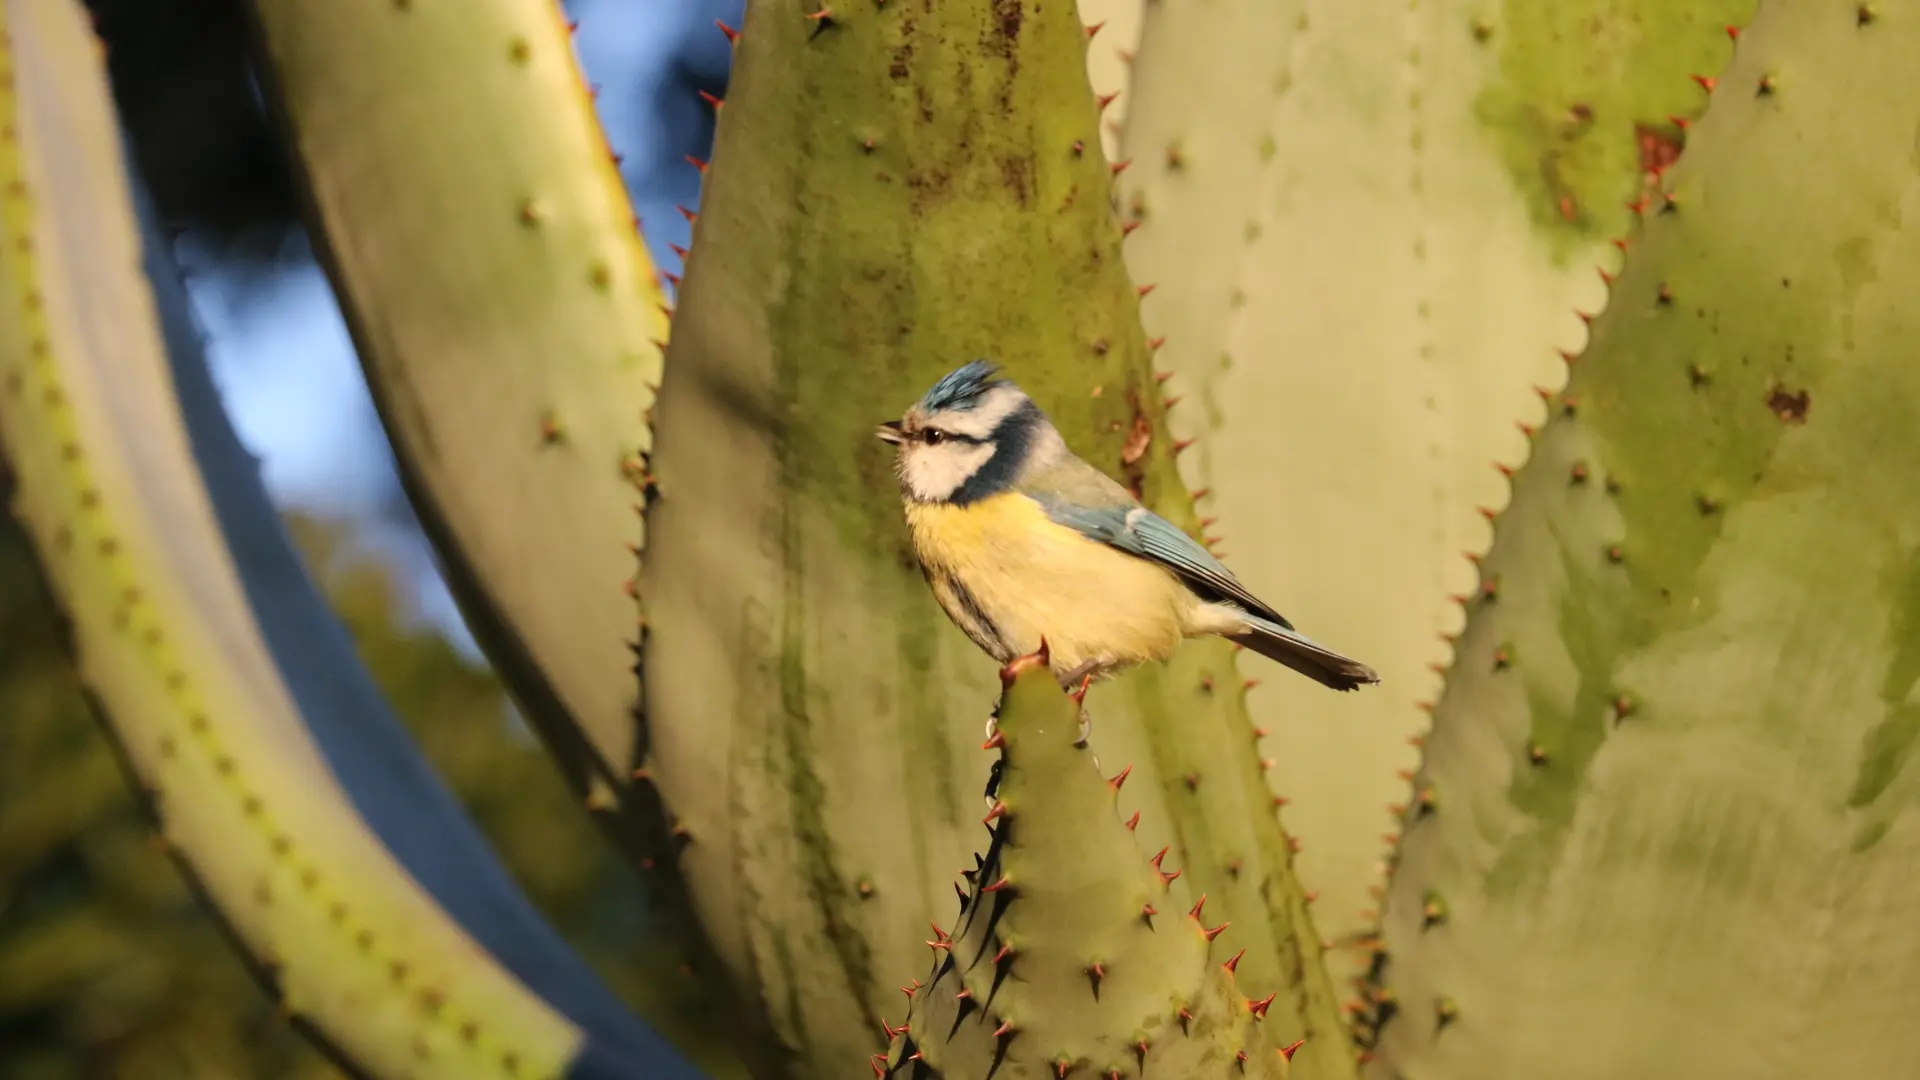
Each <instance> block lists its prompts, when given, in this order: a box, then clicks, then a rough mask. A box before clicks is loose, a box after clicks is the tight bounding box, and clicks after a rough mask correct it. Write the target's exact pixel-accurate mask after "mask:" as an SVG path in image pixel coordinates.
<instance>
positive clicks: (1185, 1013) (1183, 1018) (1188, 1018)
mask: <svg viewBox="0 0 1920 1080" xmlns="http://www.w3.org/2000/svg"><path fill="white" fill-rule="evenodd" d="M1191 1023H1193V1013H1192V1012H1191V1011H1190V1010H1187V1009H1181V1010H1180V1030H1181V1031H1185V1030H1187V1025H1188V1024H1191Z"/></svg>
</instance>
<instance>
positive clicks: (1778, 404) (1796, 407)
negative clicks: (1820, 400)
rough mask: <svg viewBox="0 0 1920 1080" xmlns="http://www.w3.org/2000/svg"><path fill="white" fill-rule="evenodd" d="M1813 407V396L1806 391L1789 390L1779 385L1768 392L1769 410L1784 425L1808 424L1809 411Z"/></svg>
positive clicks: (1775, 385) (1774, 385)
mask: <svg viewBox="0 0 1920 1080" xmlns="http://www.w3.org/2000/svg"><path fill="white" fill-rule="evenodd" d="M1812 405H1813V394H1812V393H1810V392H1808V391H1806V390H1789V389H1787V388H1786V387H1785V386H1782V385H1781V384H1779V383H1774V384H1773V389H1771V390H1768V391H1767V408H1769V409H1772V410H1773V415H1775V416H1777V417H1779V418H1780V422H1781V423H1784V424H1804V423H1806V422H1807V410H1808V409H1809V408H1811V407H1812Z"/></svg>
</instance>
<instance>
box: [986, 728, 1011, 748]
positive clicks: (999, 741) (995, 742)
mask: <svg viewBox="0 0 1920 1080" xmlns="http://www.w3.org/2000/svg"><path fill="white" fill-rule="evenodd" d="M1005 745H1007V740H1005V739H1003V738H1001V737H1000V733H999V732H997V731H996V732H994V733H993V735H992V737H991V738H989V739H987V741H986V742H983V743H981V744H980V749H982V750H998V749H1000V748H1001V747H1003V746H1005Z"/></svg>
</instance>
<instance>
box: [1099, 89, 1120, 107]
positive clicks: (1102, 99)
mask: <svg viewBox="0 0 1920 1080" xmlns="http://www.w3.org/2000/svg"><path fill="white" fill-rule="evenodd" d="M1119 96H1120V91H1118V90H1115V91H1114V92H1113V93H1111V94H1101V95H1100V96H1099V97H1097V98H1095V99H1094V100H1095V101H1097V102H1099V103H1100V111H1101V112H1106V111H1107V106H1109V105H1111V104H1113V99H1114V98H1117V97H1119Z"/></svg>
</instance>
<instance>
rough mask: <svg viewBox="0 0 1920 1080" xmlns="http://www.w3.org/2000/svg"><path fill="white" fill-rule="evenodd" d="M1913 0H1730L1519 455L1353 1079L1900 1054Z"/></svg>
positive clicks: (1908, 656)
mask: <svg viewBox="0 0 1920 1080" xmlns="http://www.w3.org/2000/svg"><path fill="white" fill-rule="evenodd" d="M1916 15H1920V8H1917V7H1916V6H1915V5H1913V4H1910V3H1903V4H1868V5H1863V4H1859V3H1856V2H1854V0H1799V2H1793V3H1779V4H1763V5H1762V7H1761V9H1760V13H1759V15H1758V16H1757V18H1756V20H1755V21H1754V23H1753V24H1752V26H1751V27H1750V29H1749V30H1748V31H1747V32H1746V33H1745V34H1743V35H1742V37H1741V39H1740V44H1739V48H1738V50H1737V53H1736V56H1735V59H1734V62H1733V65H1732V67H1731V68H1730V69H1729V70H1727V71H1726V72H1725V73H1724V74H1723V75H1722V76H1721V77H1720V78H1719V80H1718V84H1717V86H1716V88H1715V90H1714V92H1713V101H1712V105H1711V107H1710V108H1709V110H1708V112H1707V115H1706V118H1705V119H1704V120H1702V121H1701V122H1700V123H1699V125H1698V126H1697V127H1696V128H1695V130H1694V133H1693V135H1692V137H1691V139H1690V141H1689V146H1688V148H1687V152H1686V155H1685V156H1684V157H1683V158H1682V159H1681V161H1680V163H1679V165H1678V166H1677V167H1676V168H1675V169H1674V170H1673V171H1672V173H1671V174H1669V176H1668V179H1667V183H1666V184H1665V187H1664V192H1663V196H1662V197H1659V198H1657V199H1656V202H1657V204H1658V205H1660V206H1662V207H1663V208H1664V209H1665V211H1666V212H1663V213H1659V214H1657V215H1653V216H1650V218H1649V220H1648V222H1647V224H1646V228H1645V230H1644V234H1643V235H1642V236H1640V237H1639V238H1638V239H1636V240H1635V241H1634V243H1633V247H1632V250H1631V251H1630V252H1629V254H1628V258H1627V263H1626V268H1625V271H1624V272H1623V274H1622V275H1621V277H1620V278H1619V280H1618V281H1617V283H1616V284H1615V286H1614V293H1613V297H1612V300H1611V301H1610V303H1609V305H1608V308H1607V311H1606V312H1605V314H1604V315H1602V316H1601V317H1600V318H1599V319H1597V320H1596V321H1595V323H1594V328H1593V342H1592V344H1591V346H1590V347H1589V348H1588V349H1587V351H1586V353H1585V354H1584V355H1582V356H1581V358H1580V359H1579V361H1578V363H1576V364H1575V365H1574V369H1573V372H1574V375H1573V379H1572V380H1571V382H1570V384H1569V386H1568V388H1567V393H1566V396H1564V397H1561V398H1559V399H1557V400H1556V404H1557V405H1558V408H1556V410H1555V414H1556V415H1555V418H1554V419H1553V420H1552V422H1550V423H1549V424H1548V425H1547V426H1546V427H1545V428H1544V429H1543V430H1542V432H1541V433H1540V436H1539V438H1538V439H1537V440H1536V444H1535V446H1534V449H1533V457H1532V460H1530V461H1529V462H1528V464H1527V465H1526V467H1525V468H1524V469H1523V470H1522V471H1521V472H1520V474H1519V477H1518V479H1517V481H1516V485H1515V490H1514V495H1513V501H1512V504H1511V506H1510V508H1509V509H1508V510H1507V512H1506V513H1505V514H1504V515H1503V516H1502V517H1501V519H1500V521H1499V522H1498V526H1497V534H1498V535H1497V539H1496V542H1495V544H1494V547H1493V551H1492V552H1491V554H1489V555H1488V557H1487V560H1486V564H1485V566H1486V569H1485V577H1484V583H1485V587H1484V589H1483V596H1484V599H1482V600H1481V601H1479V602H1478V606H1477V609H1476V610H1475V611H1474V612H1473V614H1472V616H1471V618H1470V619H1469V621H1468V626H1467V630H1466V633H1465V635H1464V636H1463V637H1462V638H1461V641H1460V653H1459V655H1460V659H1459V661H1458V663H1456V665H1455V667H1454V669H1453V671H1452V672H1451V673H1450V675H1449V678H1448V687H1447V691H1446V695H1445V697H1444V698H1443V699H1442V701H1441V703H1440V706H1439V709H1438V710H1437V713H1436V717H1435V725H1434V730H1433V733H1432V736H1431V738H1430V739H1429V741H1428V744H1427V762H1426V766H1425V769H1424V773H1423V776H1422V781H1421V782H1422V783H1423V784H1425V785H1430V787H1431V790H1433V791H1434V792H1435V793H1436V794H1437V796H1438V800H1439V801H1438V803H1437V810H1436V812H1434V813H1433V814H1431V815H1428V816H1426V817H1425V818H1423V819H1422V820H1420V821H1418V822H1416V823H1414V824H1412V825H1411V826H1410V829H1409V831H1408V834H1407V840H1406V844H1405V846H1404V851H1403V854H1402V857H1401V859H1400V863H1399V869H1398V871H1397V873H1396V876H1395V880H1394V884H1393V891H1392V894H1391V897H1390V900H1389V907H1388V921H1387V928H1386V929H1387V941H1386V945H1387V948H1388V957H1389V960H1388V961H1387V962H1386V964H1385V966H1384V974H1385V977H1386V980H1387V983H1388V984H1389V985H1390V986H1391V987H1392V989H1393V991H1394V993H1395V995H1396V999H1397V1001H1398V1003H1399V1009H1400V1013H1399V1016H1398V1017H1397V1018H1396V1019H1394V1020H1392V1021H1391V1022H1390V1023H1389V1024H1388V1025H1387V1026H1386V1028H1385V1031H1384V1033H1383V1036H1382V1039H1381V1043H1380V1046H1381V1051H1382V1062H1383V1067H1382V1068H1381V1069H1380V1071H1379V1075H1380V1076H1382V1077H1387V1076H1394V1075H1402V1076H1420V1077H1426V1078H1431V1080H1445V1078H1448V1077H1463V1078H1464V1077H1473V1078H1475V1080H1505V1078H1509V1077H1514V1078H1517V1077H1533V1076H1540V1075H1543V1074H1545V1073H1551V1074H1552V1075H1555V1076H1561V1077H1569V1078H1575V1080H1579V1078H1596V1080H1597V1078H1600V1077H1618V1076H1624V1075H1661V1076H1688V1077H1699V1078H1702V1080H1719V1078H1727V1080H1732V1078H1735V1077H1739V1078H1748V1077H1787V1076H1806V1075H1820V1076H1861V1077H1866V1076H1904V1075H1909V1074H1911V1073H1913V1072H1914V1070H1915V1069H1916V1068H1920V1055H1917V1054H1916V1051H1915V1048H1914V1044H1913V1042H1912V1040H1911V1039H1908V1038H1907V1037H1905V1035H1904V1034H1903V1033H1904V1031H1905V1030H1906V1027H1905V1024H1906V1019H1905V1018H1906V1016H1907V1012H1906V1008H1905V1003H1907V1002H1910V1001H1912V1000H1914V995H1915V994H1916V993H1920V975H1916V972H1920V939H1916V937H1915V935H1914V933H1913V929H1912V920H1911V918H1910V914H1909V911H1908V908H1907V904H1906V901H1905V899H1904V898H1905V897H1906V896H1907V895H1908V893H1909V890H1910V888H1911V883H1912V882H1913V881H1914V880H1915V875H1916V874H1920V854H1916V853H1917V852H1920V814H1916V813H1915V808H1916V795H1917V794H1920V784H1917V783H1916V774H1915V772H1914V769H1913V761H1912V757H1911V751H1912V748H1913V741H1914V734H1915V732H1916V731H1917V730H1920V531H1916V529H1915V527H1914V522H1915V520H1916V511H1915V508H1916V506H1920V474H1917V473H1916V472H1915V471H1914V469H1913V467H1912V462H1913V460H1914V459H1915V457H1916V455H1920V445H1916V432H1920V427H1916V425H1915V423H1914V417H1915V415H1916V411H1920V368H1917V367H1916V366H1915V365H1914V363H1913V362H1912V357H1913V355H1914V353H1915V351H1916V349H1920V324H1916V321H1915V315H1914V307H1913V300H1912V298H1913V291H1914V288H1915V283H1916V282H1920V243H1916V241H1915V236H1914V224H1913V223H1914V222H1915V220H1916V215H1920V163H1916V159H1915V156H1914V141H1913V140H1914V132H1915V131H1916V130H1920V66H1916V65H1915V64H1914V62H1913V59H1914V57H1915V56H1916V55H1920V21H1916V19H1915V16H1916Z"/></svg>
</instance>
